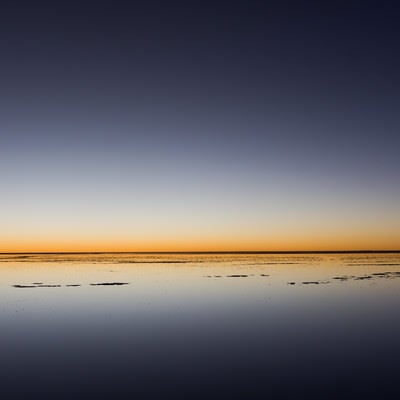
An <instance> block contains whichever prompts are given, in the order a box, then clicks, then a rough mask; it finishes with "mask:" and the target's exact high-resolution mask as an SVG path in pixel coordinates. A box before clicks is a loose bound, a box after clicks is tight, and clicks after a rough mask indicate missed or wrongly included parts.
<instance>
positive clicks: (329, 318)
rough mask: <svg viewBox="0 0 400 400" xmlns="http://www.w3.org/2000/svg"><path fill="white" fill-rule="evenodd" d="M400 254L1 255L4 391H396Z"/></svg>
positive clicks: (307, 394) (221, 394)
mask: <svg viewBox="0 0 400 400" xmlns="http://www.w3.org/2000/svg"><path fill="white" fill-rule="evenodd" d="M399 306H400V254H396V253H388V254H379V253H377V254H373V253H371V254H286V255H285V254H18V255H16V254H3V255H0V326H1V331H0V346H1V347H0V352H1V354H0V357H1V364H2V368H1V372H0V379H1V382H2V392H3V393H5V394H6V395H7V398H22V397H24V396H34V397H38V398H52V397H58V398H60V397H65V398H71V397H75V398H86V397H88V396H96V397H99V396H100V397H101V396H105V397H112V396H117V397H118V396H123V395H124V396H125V395H131V396H137V398H164V397H170V398H174V397H176V398H178V397H179V398H195V397H198V398H235V397H236V398H268V397H270V398H273V399H275V398H311V397H314V398H325V399H326V398H332V399H333V398H335V399H336V398H366V397H370V398H379V397H384V398H395V397H396V396H394V397H393V393H395V390H397V383H396V380H397V376H398V372H399V363H400V361H399V360H400V358H399V356H400V344H399V343H400V342H399V338H400V315H399V312H398V309H399Z"/></svg>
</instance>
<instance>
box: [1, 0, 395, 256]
mask: <svg viewBox="0 0 400 400" xmlns="http://www.w3.org/2000/svg"><path fill="white" fill-rule="evenodd" d="M399 17H400V6H397V7H396V6H395V5H393V3H392V2H385V1H380V2H378V1H376V2H372V1H363V2H359V1H346V2H340V1H332V2H312V3H311V2H299V1H296V2H290V1H286V2H283V1H280V2H275V1H268V2H259V1H258V2H251V1H243V2H235V1H229V2H224V1H213V2H207V1H203V2H187V1H186V2H174V1H168V2H165V1H163V2H156V1H153V2H143V4H140V2H118V1H112V2H111V1H110V2H102V1H98V2H85V1H80V2H74V1H68V2H67V1H57V2H41V1H37V2H23V1H19V2H15V1H4V2H2V5H1V12H0V61H1V62H0V183H1V189H0V190H1V192H0V194H1V196H0V252H30V251H38V252H40V251H208V250H212V251H218V250H225V251H227V250H235V251H240V250H253V251H256V250H351V249H357V250H371V249H382V250H385V249H400V157H399V147H400V134H399V128H400V119H399V115H400V114H399V105H400V90H399V89H400V82H399V74H398V71H399V70H400V51H399V50H400V49H399V43H400V40H399V39H400V27H399V24H398V21H399Z"/></svg>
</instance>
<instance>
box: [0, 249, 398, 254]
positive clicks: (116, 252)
mask: <svg viewBox="0 0 400 400" xmlns="http://www.w3.org/2000/svg"><path fill="white" fill-rule="evenodd" d="M376 253H380V254H388V253H400V250H315V251H313V250H293V251H279V250H275V251H264V250H259V251H60V252H57V251H53V252H22V251H21V252H0V255H17V254H37V255H57V254H58V255H66V254H70V255H73V254H76V255H79V254H376Z"/></svg>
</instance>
